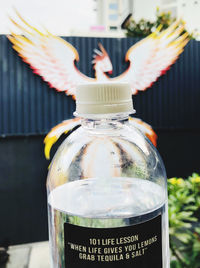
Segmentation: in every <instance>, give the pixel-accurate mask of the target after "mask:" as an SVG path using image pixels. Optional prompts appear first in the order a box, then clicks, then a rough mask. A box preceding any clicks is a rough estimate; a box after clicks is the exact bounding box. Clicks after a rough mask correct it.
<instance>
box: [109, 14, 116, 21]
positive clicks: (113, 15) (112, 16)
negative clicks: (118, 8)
mask: <svg viewBox="0 0 200 268" xmlns="http://www.w3.org/2000/svg"><path fill="white" fill-rule="evenodd" d="M109 19H110V20H118V15H117V14H110V15H109Z"/></svg>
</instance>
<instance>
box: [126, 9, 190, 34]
mask: <svg viewBox="0 0 200 268" xmlns="http://www.w3.org/2000/svg"><path fill="white" fill-rule="evenodd" d="M175 20H176V18H174V17H173V16H172V15H171V13H170V12H160V10H159V8H157V10H156V20H155V21H148V20H145V19H140V20H139V21H138V22H136V21H135V20H134V19H133V18H131V19H130V20H128V21H127V22H126V24H125V26H124V28H125V29H126V35H127V36H128V37H146V36H148V35H149V34H151V33H152V32H154V31H155V30H156V28H158V27H159V26H160V25H161V26H162V29H161V31H162V30H165V29H167V28H168V27H169V26H170V25H171V24H172V23H173V22H174V21H175ZM182 24H183V25H184V22H183V21H182ZM185 32H186V30H185ZM192 35H193V34H191V35H190V38H193V36H192Z"/></svg>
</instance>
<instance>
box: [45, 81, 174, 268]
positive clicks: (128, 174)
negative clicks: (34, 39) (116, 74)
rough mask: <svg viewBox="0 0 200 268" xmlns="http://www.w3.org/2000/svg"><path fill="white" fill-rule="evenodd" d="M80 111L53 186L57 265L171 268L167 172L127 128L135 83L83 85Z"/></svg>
mask: <svg viewBox="0 0 200 268" xmlns="http://www.w3.org/2000/svg"><path fill="white" fill-rule="evenodd" d="M76 112H77V114H78V115H79V116H80V117H81V118H82V126H81V127H80V128H78V129H77V130H76V131H74V132H73V133H72V134H71V135H70V136H68V138H67V139H66V140H65V141H64V142H63V144H62V145H61V146H60V148H59V149H58V151H57V153H56V155H55V157H54V159H53V161H52V163H51V167H50V170H49V174H48V180H47V190H48V212H49V239H50V247H51V258H52V267H53V268H58V267H59V268H60V267H61V268H78V267H82V268H86V267H87V268H93V267H95V268H96V267H97V268H98V267H99V268H101V267H107V268H114V267H115V268H122V267H126V268H134V267H138V268H145V267H150V268H151V267H152V268H168V267H169V245H168V217H167V184H166V174H165V168H164V165H163V163H162V160H161V158H160V156H159V154H158V152H157V150H156V149H155V147H154V146H153V145H152V144H151V142H150V141H149V140H148V139H147V138H146V137H145V136H144V135H143V134H142V133H141V132H140V131H139V130H138V129H136V128H134V127H133V126H132V125H130V124H129V123H128V115H129V114H130V113H133V108H132V98H131V89H130V87H129V85H128V84H125V83H122V84H116V83H106V84H105V83H95V84H89V85H82V86H80V87H79V88H78V90H77V108H76Z"/></svg>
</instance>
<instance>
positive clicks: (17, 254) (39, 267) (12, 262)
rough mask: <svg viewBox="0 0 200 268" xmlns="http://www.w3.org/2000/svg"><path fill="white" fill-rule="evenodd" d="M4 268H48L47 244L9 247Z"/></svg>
mask: <svg viewBox="0 0 200 268" xmlns="http://www.w3.org/2000/svg"><path fill="white" fill-rule="evenodd" d="M8 253H9V261H8V262H7V264H6V265H5V266H0V267H2V268H3V267H5V268H50V255H49V243H48V242H40V243H32V244H24V245H19V246H11V247H9V250H8Z"/></svg>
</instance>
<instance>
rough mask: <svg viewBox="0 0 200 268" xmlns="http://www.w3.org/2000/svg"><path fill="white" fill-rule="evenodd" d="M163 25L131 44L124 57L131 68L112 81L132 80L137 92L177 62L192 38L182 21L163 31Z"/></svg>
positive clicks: (134, 92) (133, 88) (131, 82)
mask: <svg viewBox="0 0 200 268" xmlns="http://www.w3.org/2000/svg"><path fill="white" fill-rule="evenodd" d="M160 29H161V27H159V28H158V29H157V30H156V31H155V32H154V33H152V34H151V35H149V36H147V37H146V38H144V39H143V40H141V41H140V42H138V43H137V44H135V45H133V46H132V47H130V48H129V50H128V51H127V53H126V58H125V60H126V61H129V62H130V66H129V68H128V69H127V70H126V71H125V72H124V73H123V74H121V75H120V76H118V77H116V78H113V79H112V81H119V82H120V81H127V82H129V83H130V84H131V87H132V92H133V94H136V93H137V92H138V91H144V90H146V89H147V88H149V87H151V85H152V84H153V83H154V82H155V81H156V80H157V79H158V77H159V76H161V75H162V74H164V73H165V72H166V71H167V70H168V69H169V68H170V66H171V65H172V64H173V63H175V61H176V60H177V59H178V57H179V55H180V54H181V53H182V52H183V49H184V47H185V46H186V44H187V43H188V41H189V40H190V38H189V37H188V33H186V32H185V33H184V31H185V27H184V24H183V23H182V22H181V21H176V22H174V23H173V24H172V25H171V26H170V27H168V28H167V29H166V30H164V31H162V32H160Z"/></svg>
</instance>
